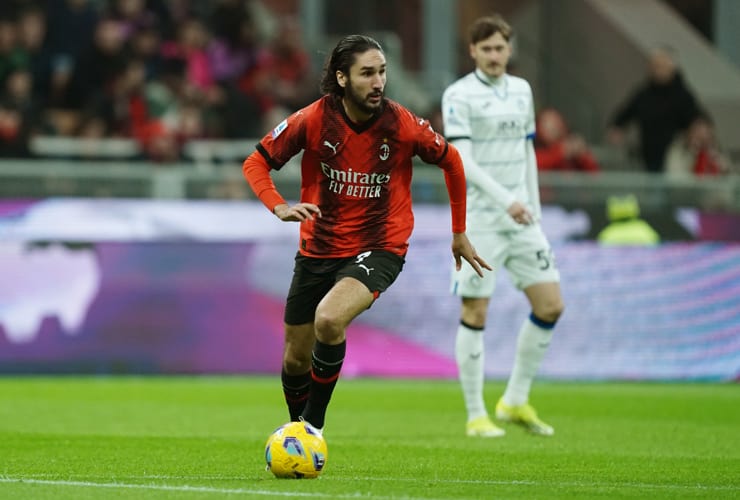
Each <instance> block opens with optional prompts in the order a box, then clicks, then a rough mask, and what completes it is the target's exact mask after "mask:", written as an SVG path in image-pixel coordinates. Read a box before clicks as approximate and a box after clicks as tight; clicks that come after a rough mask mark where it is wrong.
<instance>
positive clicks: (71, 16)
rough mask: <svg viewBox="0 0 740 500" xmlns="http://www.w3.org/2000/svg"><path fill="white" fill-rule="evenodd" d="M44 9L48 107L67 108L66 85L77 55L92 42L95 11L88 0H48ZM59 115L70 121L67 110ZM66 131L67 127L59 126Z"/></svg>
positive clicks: (68, 83)
mask: <svg viewBox="0 0 740 500" xmlns="http://www.w3.org/2000/svg"><path fill="white" fill-rule="evenodd" d="M46 12H47V22H48V26H47V33H46V45H47V47H48V49H49V58H50V60H51V61H50V64H51V68H50V71H51V75H50V91H49V97H48V106H49V107H51V108H55V109H62V108H67V107H68V103H67V99H68V93H69V87H70V85H71V80H72V75H73V72H74V69H75V66H76V65H77V60H78V58H79V57H80V55H81V54H82V53H83V52H84V51H86V50H88V49H89V48H90V46H91V45H92V44H93V33H94V32H95V27H96V25H97V23H98V13H97V10H96V9H95V7H94V6H93V5H92V3H91V2H89V1H88V0H49V1H48V5H47V8H46ZM55 114H58V115H59V116H58V118H59V119H60V120H63V121H65V122H71V121H72V120H71V118H70V117H68V116H64V115H67V114H66V113H61V112H60V113H55ZM60 128H61V129H62V131H66V130H67V129H68V128H69V127H68V126H61V127H60Z"/></svg>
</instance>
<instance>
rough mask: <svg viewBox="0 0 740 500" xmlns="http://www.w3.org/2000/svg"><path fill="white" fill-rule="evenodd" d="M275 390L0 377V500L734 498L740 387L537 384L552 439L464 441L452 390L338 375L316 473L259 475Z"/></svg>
mask: <svg viewBox="0 0 740 500" xmlns="http://www.w3.org/2000/svg"><path fill="white" fill-rule="evenodd" d="M279 384H280V381H279V376H275V377H185V376H172V377H4V378H0V498H2V499H5V498H9V499H10V498H14V499H15V498H18V499H93V498H95V499H96V498H116V499H129V498H130V499H160V498H168V499H171V498H185V499H188V498H193V499H195V498H205V499H221V498H224V499H225V498H265V499H270V498H275V499H278V498H279V499H286V498H308V499H310V498H329V499H332V498H363V499H401V498H403V499H411V500H413V499H419V500H421V499H424V500H428V499H447V498H465V499H489V498H547V499H549V498H651V499H652V498H671V499H673V498H713V499H716V498H740V386H739V385H738V384H733V383H728V384H712V383H696V384H684V383H664V384H663V383H601V382H600V383H565V382H539V383H538V384H537V385H536V386H535V387H534V389H533V392H532V403H533V404H534V405H535V406H536V407H537V408H538V410H539V413H540V415H541V416H542V417H543V418H544V419H545V420H547V421H548V422H549V423H551V424H552V425H553V426H554V427H555V436H553V437H550V438H543V437H536V436H531V435H528V434H526V433H525V432H524V430H523V429H521V428H519V427H515V426H511V425H507V426H505V428H506V430H507V435H506V436H505V437H503V438H494V439H474V438H467V437H465V435H464V418H465V417H464V413H463V407H462V396H461V394H460V390H459V387H458V385H457V382H456V381H451V380H446V381H427V380H374V379H342V380H340V382H339V384H338V386H337V389H336V391H335V396H334V399H333V400H332V402H331V405H330V407H329V414H328V418H327V427H326V429H325V432H324V434H325V437H326V441H327V444H328V447H329V454H328V460H327V465H326V467H325V469H324V472H323V474H322V475H321V477H319V478H318V479H313V480H310V479H304V480H286V479H283V480H280V479H276V478H274V477H273V476H272V475H271V474H270V473H269V472H267V471H265V462H264V444H265V440H266V439H267V436H268V435H269V434H270V433H271V432H272V431H273V430H274V429H275V428H276V427H277V426H278V425H280V424H282V423H284V421H286V420H287V411H286V410H285V407H284V403H283V401H282V393H281V389H280V385H279ZM502 389H503V383H502V382H500V381H492V382H489V384H488V386H487V393H486V397H487V402H488V405H489V407H490V408H492V407H493V405H494V404H495V402H496V399H497V398H498V395H499V394H500V392H501V390H502Z"/></svg>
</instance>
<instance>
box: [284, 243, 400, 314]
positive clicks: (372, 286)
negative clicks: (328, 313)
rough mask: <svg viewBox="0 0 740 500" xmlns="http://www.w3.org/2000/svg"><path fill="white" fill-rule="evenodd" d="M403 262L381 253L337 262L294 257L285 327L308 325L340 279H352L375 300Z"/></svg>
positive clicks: (398, 270) (394, 256)
mask: <svg viewBox="0 0 740 500" xmlns="http://www.w3.org/2000/svg"><path fill="white" fill-rule="evenodd" d="M404 262H405V260H404V258H403V257H401V256H399V255H396V254H394V253H391V252H388V251H385V250H371V251H367V252H362V253H361V254H359V255H356V256H355V257H342V258H338V259H319V258H313V257H306V256H303V255H301V254H300V253H298V254H297V255H296V257H295V267H294V268H293V280H292V281H291V283H290V290H289V291H288V299H287V302H286V305H285V317H284V319H285V323H287V324H289V325H302V324H304V323H311V322H312V321H313V319H314V314H315V312H316V307H317V306H318V305H319V302H321V299H323V298H324V295H326V294H327V293H328V292H329V290H331V288H332V287H333V286H334V284H335V283H337V282H338V281H339V280H341V279H342V278H346V277H352V278H355V279H356V280H358V281H360V282H362V283H363V284H364V285H365V286H366V287H367V289H368V290H370V291H371V292H372V293H373V295H374V297H375V298H376V299H377V298H378V296H379V295H380V294H381V293H382V292H384V291H385V290H386V289H387V288H388V287H389V286H390V285H391V283H393V282H394V281H395V280H396V278H397V277H398V275H399V273H400V272H401V269H403V264H404Z"/></svg>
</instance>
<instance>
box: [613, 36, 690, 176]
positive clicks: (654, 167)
mask: <svg viewBox="0 0 740 500" xmlns="http://www.w3.org/2000/svg"><path fill="white" fill-rule="evenodd" d="M697 112H698V105H697V100H696V98H695V97H694V95H693V93H692V91H691V90H690V89H689V88H688V87H687V85H686V84H685V83H684V80H683V76H682V74H681V72H680V71H679V69H678V67H677V66H676V62H675V60H674V58H673V54H672V51H671V49H669V48H659V49H656V50H654V51H653V53H652V54H651V56H650V63H649V72H648V78H647V81H646V82H645V83H643V84H642V85H640V86H639V87H638V88H637V89H636V90H635V91H634V92H633V94H632V95H631V96H630V97H629V99H627V101H625V102H624V103H623V104H622V105H620V106H619V107H618V109H617V111H616V113H615V115H614V118H613V119H612V121H611V124H610V128H609V130H608V131H607V140H608V141H609V142H610V143H612V144H614V145H623V144H624V131H625V128H626V127H627V126H629V125H630V124H633V123H634V124H636V125H637V127H638V129H639V138H640V155H641V159H642V162H643V166H644V168H645V169H646V170H647V171H648V172H662V171H663V165H664V163H665V152H666V149H667V148H668V145H669V144H670V142H671V140H672V139H673V137H674V136H675V135H676V133H678V132H679V131H682V130H684V129H685V128H686V127H688V125H689V123H691V120H692V119H693V118H694V117H695V116H696V114H697Z"/></svg>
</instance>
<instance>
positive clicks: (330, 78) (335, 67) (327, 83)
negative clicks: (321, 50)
mask: <svg viewBox="0 0 740 500" xmlns="http://www.w3.org/2000/svg"><path fill="white" fill-rule="evenodd" d="M371 49H377V50H379V51H381V52H383V48H382V47H381V46H380V43H378V41H377V40H375V39H374V38H372V37H369V36H366V35H348V36H345V37H344V38H342V39H341V40H339V42H338V43H337V46H336V47H334V50H333V51H332V53H331V56H330V57H329V58H328V59H327V61H326V64H324V74H323V76H322V77H321V85H320V90H321V93H323V94H334V95H338V96H344V88H343V87H342V86H340V85H339V83H338V82H337V71H341V72H342V73H344V74H345V75H349V68H350V67H351V66H352V65H353V64H354V62H355V56H356V55H357V54H362V53H363V52H367V51H368V50H371Z"/></svg>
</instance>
